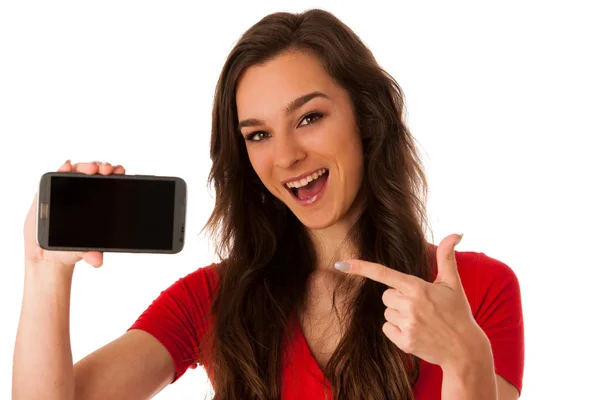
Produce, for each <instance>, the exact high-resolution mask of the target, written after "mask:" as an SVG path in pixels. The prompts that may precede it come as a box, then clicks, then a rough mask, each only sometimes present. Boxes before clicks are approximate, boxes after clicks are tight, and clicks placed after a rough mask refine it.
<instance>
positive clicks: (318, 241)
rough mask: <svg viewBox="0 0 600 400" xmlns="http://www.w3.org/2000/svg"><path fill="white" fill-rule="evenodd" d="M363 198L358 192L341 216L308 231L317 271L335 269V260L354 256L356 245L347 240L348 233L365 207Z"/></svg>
mask: <svg viewBox="0 0 600 400" xmlns="http://www.w3.org/2000/svg"><path fill="white" fill-rule="evenodd" d="M361 192H362V190H361ZM364 200H365V196H364V195H363V193H359V195H358V196H357V198H356V200H355V201H354V203H353V204H352V206H351V207H350V209H349V210H348V212H347V213H346V215H345V216H344V217H343V218H340V219H339V220H338V221H337V222H335V223H334V224H333V225H330V226H328V227H326V228H323V229H313V230H311V231H310V236H311V238H312V241H313V243H314V245H315V250H316V253H317V271H319V272H323V271H332V272H333V271H336V270H335V269H334V268H333V265H334V264H335V262H336V261H340V260H344V259H349V258H354V257H356V246H355V244H354V243H351V242H350V241H349V240H348V233H349V232H350V229H351V228H352V226H353V225H354V224H355V223H356V221H357V220H358V218H359V217H360V214H361V213H362V211H363V210H364V209H365V201H364Z"/></svg>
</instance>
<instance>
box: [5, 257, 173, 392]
mask: <svg viewBox="0 0 600 400" xmlns="http://www.w3.org/2000/svg"><path fill="white" fill-rule="evenodd" d="M52 267H55V266H51V265H27V266H26V269H25V276H26V279H25V290H24V294H23V304H22V309H21V318H20V321H19V327H18V332H17V339H16V342H15V352H14V359H13V394H12V397H13V400H21V399H38V398H44V399H49V400H53V399H61V400H75V399H77V400H83V399H85V400H88V399H107V398H109V399H148V398H151V397H152V396H154V395H156V394H157V393H158V392H160V391H161V390H162V389H163V388H164V387H166V386H167V385H168V384H169V383H171V381H172V380H173V376H174V374H175V366H174V364H173V361H172V359H171V356H170V355H169V353H168V351H167V350H166V349H165V347H164V346H163V345H162V344H160V342H158V340H156V339H155V338H154V337H153V336H151V335H150V334H148V333H146V332H143V331H140V330H131V331H129V332H127V333H125V334H124V335H123V336H121V337H119V338H117V339H116V340H114V341H112V342H111V343H109V344H107V345H106V346H104V347H102V348H100V349H98V350H96V351H95V352H93V353H92V354H90V355H88V356H87V357H85V358H84V359H82V360H81V361H79V362H78V363H77V364H76V365H75V366H73V358H72V352H71V340H70V333H69V305H70V292H71V280H72V274H73V271H72V268H71V270H69V269H65V268H62V269H60V268H52Z"/></svg>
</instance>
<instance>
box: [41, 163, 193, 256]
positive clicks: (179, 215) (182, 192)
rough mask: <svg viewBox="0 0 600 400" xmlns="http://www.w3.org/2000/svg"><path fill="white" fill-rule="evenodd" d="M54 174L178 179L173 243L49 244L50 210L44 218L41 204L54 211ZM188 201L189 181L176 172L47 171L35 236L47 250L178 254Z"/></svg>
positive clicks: (44, 177)
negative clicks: (149, 246)
mask: <svg viewBox="0 0 600 400" xmlns="http://www.w3.org/2000/svg"><path fill="white" fill-rule="evenodd" d="M55 176H64V177H70V178H75V179H99V178H101V179H125V180H154V181H160V180H169V181H174V182H175V199H174V205H175V207H174V216H173V244H172V246H171V249H133V248H113V247H110V248H104V247H97V248H96V247H67V246H50V245H49V244H48V238H49V237H48V235H49V214H48V215H46V218H44V219H42V206H43V205H47V207H48V211H47V212H48V213H49V212H51V204H50V200H51V199H50V185H51V184H50V182H51V178H52V177H55ZM186 203H187V185H186V183H185V181H184V180H183V179H182V178H179V177H174V176H155V175H100V174H95V175H87V174H83V173H80V172H47V173H45V174H44V175H42V177H41V179H40V185H39V191H38V202H37V206H36V207H37V216H36V221H37V224H36V237H37V242H38V244H39V246H40V247H41V248H42V249H45V250H57V251H100V252H107V253H157V254H176V253H179V252H180V251H181V250H183V247H184V245H185V223H186Z"/></svg>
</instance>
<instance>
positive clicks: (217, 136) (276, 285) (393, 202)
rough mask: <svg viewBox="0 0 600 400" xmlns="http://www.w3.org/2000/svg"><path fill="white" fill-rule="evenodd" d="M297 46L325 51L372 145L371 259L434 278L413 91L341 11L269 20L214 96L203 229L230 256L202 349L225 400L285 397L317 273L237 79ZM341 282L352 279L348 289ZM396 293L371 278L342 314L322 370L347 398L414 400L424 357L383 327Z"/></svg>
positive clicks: (361, 221) (358, 231)
mask: <svg viewBox="0 0 600 400" xmlns="http://www.w3.org/2000/svg"><path fill="white" fill-rule="evenodd" d="M290 50H301V51H309V52H311V53H312V54H314V55H315V56H316V57H318V59H319V60H320V61H321V63H322V65H323V67H324V68H325V70H326V71H327V73H328V74H329V75H330V76H331V77H332V79H334V80H335V81H336V82H337V83H338V84H339V85H341V86H342V87H343V88H345V90H347V92H348V93H349V95H350V99H351V101H352V106H353V108H354V112H355V115H356V120H357V124H358V128H359V130H360V133H361V136H362V141H363V149H364V171H365V172H364V177H363V180H362V185H363V186H362V187H361V193H364V194H365V208H364V211H363V212H362V213H361V214H360V216H359V217H358V219H357V220H356V222H355V224H354V225H353V227H352V229H351V230H350V232H349V233H348V236H347V239H346V240H347V243H350V244H351V245H352V246H353V248H355V249H356V255H357V256H358V257H359V258H361V259H363V260H368V261H373V262H377V263H381V264H383V265H385V266H387V267H389V268H393V269H395V270H398V271H402V272H404V273H407V274H412V275H415V276H418V277H420V278H422V279H425V280H427V281H431V278H432V266H431V265H430V259H431V253H430V251H431V249H430V247H429V244H428V242H427V241H426V238H425V233H426V232H427V229H428V227H429V225H428V221H427V214H426V211H425V204H426V199H427V181H426V176H425V173H424V168H423V165H422V164H421V161H420V159H419V153H418V150H417V148H416V146H415V141H414V139H413V137H412V136H411V134H410V132H409V130H408V129H407V127H406V124H405V122H404V107H405V105H404V94H403V92H402V90H401V88H400V87H399V85H398V83H397V82H396V81H395V80H394V79H393V78H392V77H391V76H390V75H389V74H388V73H386V72H385V71H384V70H383V69H382V68H381V67H380V66H379V65H378V63H377V62H376V60H375V58H374V57H373V54H372V53H371V51H370V50H369V49H368V48H367V47H366V46H365V44H363V42H362V41H361V40H360V39H359V37H358V36H357V35H356V34H355V33H354V32H353V31H352V30H350V29H349V28H348V27H347V26H346V25H345V24H344V23H342V22H341V21H340V20H339V19H338V18H336V17H335V16H334V15H332V14H331V13H330V12H327V11H323V10H318V9H313V10H308V11H305V12H303V13H298V14H293V13H284V12H277V13H273V14H270V15H268V16H266V17H264V18H263V19H262V20H260V21H259V22H258V23H256V24H255V25H253V26H252V27H251V28H250V29H248V30H247V31H246V32H245V33H244V34H243V35H242V37H241V38H240V40H239V41H238V43H237V44H236V45H235V47H234V48H233V50H232V51H231V53H230V54H229V56H228V58H227V60H226V62H225V65H224V67H223V70H222V72H221V75H220V77H219V80H218V83H217V86H216V91H215V98H214V108H213V115H212V117H213V120H212V121H213V122H212V137H211V148H210V155H211V158H212V161H213V165H212V169H211V171H210V174H209V184H212V185H214V190H215V208H214V211H213V212H212V215H211V216H210V218H209V220H208V222H207V224H206V226H205V227H204V229H207V228H208V230H209V231H210V233H211V235H212V237H213V238H214V240H215V243H216V251H217V255H218V256H219V257H220V258H221V260H222V261H221V262H220V263H219V264H218V274H219V286H218V288H217V290H216V292H215V294H214V297H213V303H212V309H211V318H213V320H214V323H213V325H212V326H213V331H212V332H211V333H210V334H209V336H210V340H209V342H210V346H208V345H206V346H201V353H202V354H203V356H202V357H203V358H204V359H205V361H206V364H205V367H206V368H207V370H208V371H209V376H211V380H212V385H213V389H214V394H215V397H214V399H216V400H239V399H261V400H262V399H278V398H279V397H280V395H281V391H280V390H281V383H282V382H281V373H280V370H281V357H282V351H283V350H284V346H285V343H284V338H286V337H287V338H289V337H290V336H289V335H290V332H291V331H290V324H289V322H290V316H291V315H294V313H295V312H296V311H297V310H299V309H302V306H303V304H305V301H306V298H307V293H308V292H307V288H308V286H307V283H308V281H309V277H310V275H311V273H312V272H313V271H315V269H316V260H317V253H316V249H315V245H314V243H313V241H312V240H311V238H310V234H309V232H308V230H307V229H306V227H305V226H304V225H303V224H302V223H301V222H300V221H299V220H298V218H297V217H296V216H295V215H294V214H293V213H292V212H291V211H290V209H288V208H287V207H286V206H285V205H284V203H283V202H281V201H280V200H279V199H277V198H276V197H275V196H273V195H272V194H271V193H270V192H269V191H268V190H267V189H266V188H265V187H264V185H263V184H262V182H261V181H260V179H259V178H258V176H257V175H256V173H255V171H254V169H253V168H252V165H251V163H250V160H249V158H248V154H247V152H246V147H245V144H244V140H243V137H242V135H241V134H240V132H239V131H238V128H237V125H238V116H237V110H236V87H237V84H238V81H239V79H240V77H241V76H242V73H243V72H244V71H245V70H246V69H247V68H248V67H250V66H252V65H255V64H259V63H263V62H265V61H267V60H270V59H272V58H274V57H276V56H277V55H280V54H282V53H283V52H285V51H290ZM340 275H342V274H340ZM342 281H343V278H342V279H341V281H340V282H342ZM342 288H347V286H344V285H340V286H339V287H338V288H337V289H339V290H343V289H342ZM386 289H387V286H386V285H383V284H380V283H378V282H374V281H371V280H368V279H363V280H361V281H360V285H359V286H358V288H357V290H356V291H355V295H353V297H352V299H351V302H350V303H349V304H350V305H351V306H350V307H346V308H347V309H346V310H342V312H343V314H344V315H345V316H346V318H348V319H347V320H348V321H349V323H348V324H347V326H348V328H347V329H345V330H344V332H343V335H342V339H341V342H340V343H339V345H338V347H337V348H336V350H335V351H334V353H333V355H332V357H331V358H330V360H329V362H328V363H327V365H326V368H325V369H324V371H323V372H324V374H325V377H326V378H327V379H328V380H329V382H330V384H331V388H332V392H333V395H334V398H336V399H376V400H384V399H412V398H413V396H412V389H411V386H412V385H413V384H414V383H415V381H416V380H417V378H418V374H419V360H418V359H417V358H416V357H414V356H412V355H408V354H405V353H404V352H402V351H401V350H400V349H398V347H397V346H396V345H394V344H393V343H392V342H391V341H390V340H389V339H388V338H387V337H386V336H385V335H384V333H383V332H382V329H381V327H382V326H383V324H384V323H385V318H384V310H385V305H384V304H383V302H382V300H381V296H382V294H383V292H384V291H385V290H386ZM334 300H335V299H334ZM336 313H337V311H336ZM207 343H208V342H207Z"/></svg>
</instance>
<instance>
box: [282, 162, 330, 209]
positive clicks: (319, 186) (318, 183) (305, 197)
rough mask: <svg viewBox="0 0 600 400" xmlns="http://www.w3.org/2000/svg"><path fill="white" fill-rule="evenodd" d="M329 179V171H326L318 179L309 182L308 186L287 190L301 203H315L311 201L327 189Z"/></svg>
mask: <svg viewBox="0 0 600 400" xmlns="http://www.w3.org/2000/svg"><path fill="white" fill-rule="evenodd" d="M328 177H329V170H328V169H325V172H324V173H323V174H321V175H320V176H319V177H317V178H316V179H313V180H312V181H310V182H307V183H306V185H304V186H302V187H298V188H289V187H287V189H288V190H289V191H290V193H292V195H293V196H294V197H295V198H296V199H297V200H299V201H300V202H307V201H308V202H310V203H312V202H314V200H313V201H310V200H311V199H313V198H315V197H316V196H317V195H318V194H319V193H320V192H321V191H322V190H323V189H324V187H325V184H326V183H327V178H328Z"/></svg>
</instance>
